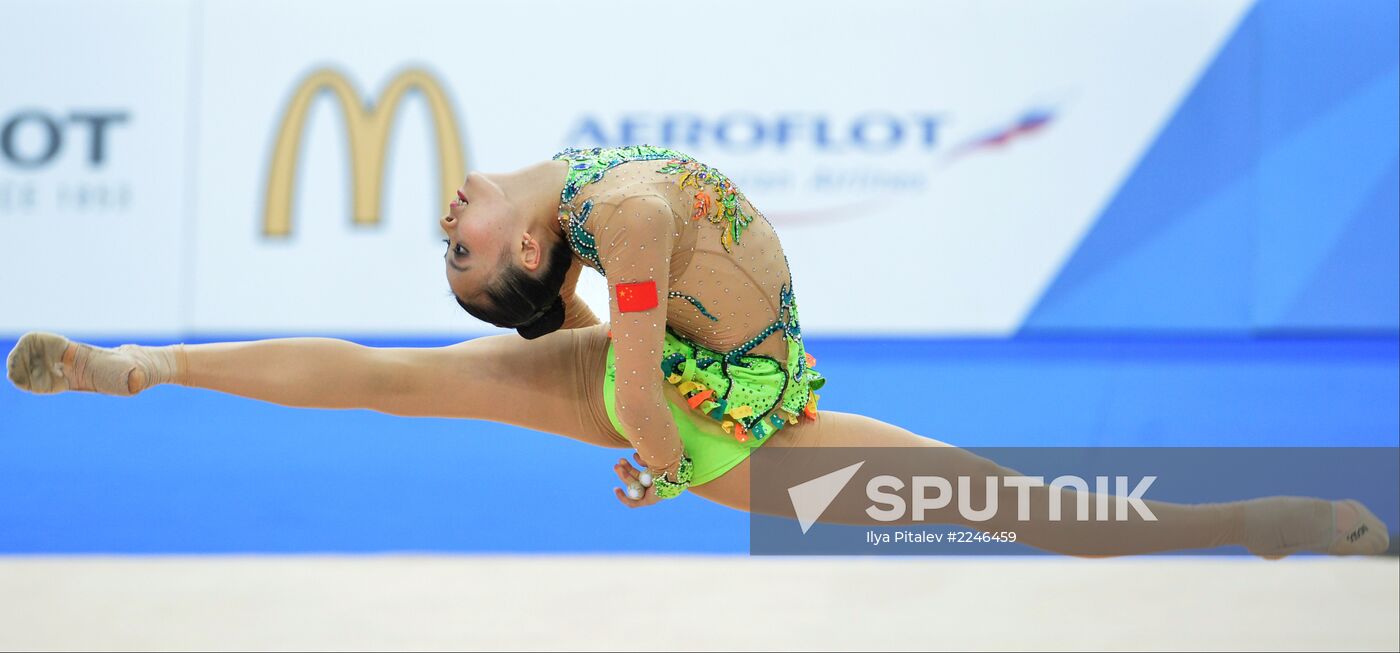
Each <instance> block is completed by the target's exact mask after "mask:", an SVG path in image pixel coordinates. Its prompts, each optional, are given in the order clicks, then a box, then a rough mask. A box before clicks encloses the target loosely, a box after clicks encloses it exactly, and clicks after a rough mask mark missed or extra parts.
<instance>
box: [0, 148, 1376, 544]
mask: <svg viewBox="0 0 1400 653" xmlns="http://www.w3.org/2000/svg"><path fill="white" fill-rule="evenodd" d="M441 227H442V231H443V233H444V234H445V236H446V239H445V241H444V242H445V243H446V248H447V249H446V253H445V254H444V258H445V263H446V272H447V281H448V285H449V287H450V288H451V290H452V294H453V295H454V296H455V298H456V301H457V303H458V304H460V305H461V307H462V308H463V309H464V310H465V311H466V312H467V313H469V314H471V315H472V316H473V317H475V318H477V319H480V320H483V321H485V322H488V323H491V324H493V325H496V326H498V327H504V328H508V329H514V330H515V333H506V334H499V335H492V336H486V337H479V338H474V339H472V340H468V341H466V342H462V343H459V344H455V345H451V346H447V347H440V348H371V347H364V346H361V345H358V344H354V343H351V342H347V341H343V340H334V339H327V338H285V339H271V340H259V341H252V342H226V343H214V344H201V345H171V346H163V347H146V346H136V345H124V346H121V347H116V348H114V349H105V348H98V347H93V346H90V345H87V344H83V343H78V342H73V341H70V340H68V339H67V338H64V337H62V336H59V335H55V334H50V333H42V332H31V333H28V334H26V335H24V336H23V337H22V338H21V339H20V341H19V342H18V344H17V345H16V346H15V348H14V350H13V351H12V352H11V353H10V355H9V358H8V360H7V365H6V366H7V371H8V375H9V378H10V380H11V382H12V383H14V384H15V385H16V386H18V387H20V388H22V389H24V390H28V391H30V392H35V393H56V392H63V391H89V392H100V393H104V394H109V395H134V394H136V393H139V392H141V391H143V390H145V389H147V388H150V387H153V386H156V385H160V384H167V383H169V384H179V385H185V386H190V387H197V388H206V389H210V390H215V391H219V392H224V393H229V394H233V395H238V396H241V397H249V398H252V399H260V400H263V401H268V402H273V403H276V404H281V405H285V406H299V407H308V408H337V409H349V408H365V409H370V410H375V411H379V412H384V413H389V414H393V415H404V416H428V417H450V418H464V419H475V420H489V421H494V422H502V423H506V424H514V425H517V426H522V427H525V428H530V429H535V430H539V431H545V432H548V433H554V434H558V435H562V436H566V437H570V438H574V439H577V440H581V441H584V442H587V443H590V444H595V445H598V446H603V447H619V448H629V449H634V450H635V453H634V454H633V456H632V460H631V461H629V460H627V459H625V458H623V459H619V460H618V462H617V463H616V464H615V465H614V471H615V472H616V474H617V476H618V478H619V480H620V481H621V483H622V484H623V487H621V488H614V493H615V495H616V497H617V499H618V500H619V501H620V502H622V503H623V504H624V505H626V506H629V507H640V506H648V505H652V504H654V503H657V502H659V501H662V500H666V499H670V498H673V497H676V496H678V495H680V494H682V493H683V492H685V491H687V490H689V491H690V492H692V493H694V494H696V495H699V496H700V497H702V498H704V499H706V500H709V501H713V502H716V503H719V504H722V505H725V506H729V507H732V508H736V509H739V510H749V509H750V508H751V506H750V487H749V485H750V469H749V467H750V460H749V454H750V453H751V452H752V451H753V450H754V449H755V448H757V447H760V446H767V447H911V448H914V447H919V448H921V447H943V448H946V449H945V450H944V451H943V452H942V453H944V454H946V455H941V456H939V457H938V458H937V460H939V461H941V462H940V463H939V465H940V466H941V467H942V468H941V469H938V470H928V471H932V472H933V473H936V474H938V475H941V476H944V477H949V478H951V477H956V476H972V477H988V476H998V475H1007V474H1013V473H1014V472H1012V470H1009V469H1006V468H1003V467H1001V466H998V465H997V464H996V463H995V462H994V461H991V460H987V459H986V458H983V457H980V456H977V455H974V454H972V453H971V452H967V451H964V450H961V449H956V448H953V447H950V446H949V445H946V444H943V443H941V442H938V441H935V440H932V439H929V438H927V437H923V436H920V435H916V434H914V433H911V432H909V431H906V430H904V429H902V428H899V427H897V426H893V425H890V424H886V423H883V422H881V421H878V420H875V419H872V418H869V417H865V416H861V415H855V414H849V413H842V412H836V411H832V410H825V409H818V407H817V401H818V393H817V391H818V390H820V389H821V387H822V385H823V383H825V381H826V379H824V378H823V376H822V374H821V373H820V372H818V371H817V369H816V361H815V359H814V358H813V357H812V356H811V355H809V354H808V353H807V351H806V350H805V348H804V346H803V340H802V330H801V327H800V325H799V321H798V306H797V298H796V294H795V289H794V284H793V279H792V276H791V273H790V271H789V267H788V264H787V259H786V257H785V255H784V252H783V248H782V246H781V245H780V244H779V241H778V236H777V234H776V233H775V231H774V229H773V227H772V225H771V224H770V223H769V222H768V221H767V219H766V218H764V217H763V215H762V214H761V213H760V212H759V211H758V210H757V209H756V208H755V207H754V206H753V205H752V204H751V203H750V202H749V201H748V199H747V198H746V197H745V196H744V194H743V193H742V192H741V191H740V189H739V188H737V187H736V186H735V184H734V183H733V182H732V181H731V180H730V179H728V178H727V177H725V176H724V175H723V174H721V173H720V171H718V170H716V169H715V168H713V167H711V166H708V165H706V164H705V163H702V162H701V161H699V160H697V159H695V158H693V157H691V156H688V155H686V154H684V153H681V152H678V151H676V150H673V149H667V148H662V147H654V146H647V145H637V146H628V147H609V148H591V149H566V150H564V151H562V152H560V153H558V154H556V155H555V156H553V157H552V158H550V159H549V160H547V161H543V162H540V163H537V164H534V165H530V166H528V167H525V168H523V169H520V170H516V171H512V172H509V173H499V174H486V173H481V172H472V173H470V174H468V175H467V178H466V180H465V182H464V183H463V185H462V186H461V187H460V188H459V189H458V190H457V192H456V198H455V199H453V200H452V201H451V203H450V205H449V207H448V210H447V214H446V215H444V216H443V217H442V218H441ZM898 239H899V235H898V234H891V249H892V250H897V249H898V247H899V243H898ZM855 254H856V253H853V256H854V255H855ZM881 254H886V253H876V255H881ZM888 254H890V255H898V254H897V253H895V252H893V251H892V252H889V253H888ZM584 266H587V267H590V268H593V269H594V270H595V271H597V272H598V273H599V274H602V275H603V276H604V277H605V278H606V280H607V286H608V308H609V315H608V318H609V319H608V322H607V323H602V322H600V320H599V319H598V318H597V317H596V316H595V315H594V314H593V313H592V311H590V310H589V308H588V306H587V305H585V304H584V303H583V302H582V301H581V300H580V299H579V297H578V296H577V295H576V294H575V292H574V289H575V285H576V282H577V280H578V277H579V274H580V272H581V271H582V269H583V267H584ZM891 310H898V307H891ZM633 463H635V465H634V464H633ZM521 472H522V473H523V474H525V475H527V476H529V477H530V478H531V479H533V480H535V481H540V480H543V481H546V482H547V480H548V478H549V476H550V472H549V470H548V469H536V468H531V467H530V466H529V465H528V463H527V464H526V465H525V466H524V467H523V469H522V470H521ZM820 473H821V472H820V471H819V470H814V472H813V475H817V474H820ZM624 488H625V489H624ZM1004 491H1007V492H1012V491H1014V490H1012V489H1011V488H1007V489H1006V490H1004ZM1046 491H1047V489H1046V488H1043V487H1042V488H1035V489H1032V490H1031V493H1032V497H1033V498H1034V499H1035V500H1034V501H1033V502H1032V503H1034V504H1036V505H1044V504H1046V503H1047V501H1048V499H1047V495H1046V494H1045V492H1046ZM1072 494H1073V493H1065V494H1064V495H1063V501H1064V502H1065V504H1066V511H1065V512H1066V514H1071V512H1072V510H1073V508H1072V505H1073V502H1074V497H1073V496H1071V495H1072ZM1012 500H1014V497H1007V503H1009V502H1010V501H1012ZM1147 503H1148V504H1149V505H1150V506H1151V508H1152V511H1153V513H1155V515H1156V517H1157V519H1158V520H1159V521H1158V523H1156V524H1154V525H1153V526H1152V527H1151V528H1146V527H1144V526H1143V525H1142V524H1141V523H1138V524H1136V525H1134V524H1132V523H1111V522H1075V521H1072V520H1071V521H1064V522H1055V523H1051V522H1049V521H1047V520H1045V519H1033V520H1032V521H1030V522H1029V523H1027V522H1016V521H1013V516H1012V515H1010V514H1007V515H1004V516H1003V515H998V516H996V517H994V518H993V519H992V520H990V521H985V522H977V523H972V522H969V521H968V520H966V519H965V518H963V517H962V516H961V515H960V514H959V513H958V512H957V511H954V510H947V511H944V512H940V513H935V515H934V516H935V517H936V518H938V519H937V520H941V521H942V522H943V523H949V524H960V525H964V526H968V527H971V528H975V529H978V530H983V531H1015V532H1017V533H1018V537H1019V540H1018V541H1020V542H1022V543H1026V544H1029V545H1031V546H1034V547H1037V548H1040V549H1044V550H1049V551H1054V552H1058V553H1064V554H1070V555H1086V556H1099V555H1121V554H1141V553H1151V552H1158V551H1168V550H1183V549H1203V548H1213V547H1218V546H1225V545H1236V546H1243V547H1245V548H1246V549H1247V550H1248V551H1249V552H1251V553H1254V554H1256V555H1260V556H1266V557H1271V558H1274V557H1282V556H1284V555H1288V554H1291V553H1296V552H1301V551H1312V552H1319V553H1328V554H1335V555H1349V554H1371V553H1379V552H1381V551H1384V550H1385V549H1386V548H1387V546H1388V543H1389V538H1388V531H1387V528H1386V526H1385V525H1384V524H1382V523H1381V522H1380V520H1379V519H1378V518H1377V517H1376V516H1375V515H1374V514H1372V513H1371V512H1370V511H1369V510H1367V509H1366V508H1365V507H1364V506H1362V505H1361V504H1360V503H1359V502H1356V501H1352V500H1341V501H1327V500H1322V499H1313V498H1304V497H1265V498H1259V499H1250V500H1244V501H1232V502H1224V503H1210V504H1194V505H1186V504H1173V503H1164V502H1155V501H1149V502H1147ZM1002 512H1007V513H1009V512H1011V511H1002Z"/></svg>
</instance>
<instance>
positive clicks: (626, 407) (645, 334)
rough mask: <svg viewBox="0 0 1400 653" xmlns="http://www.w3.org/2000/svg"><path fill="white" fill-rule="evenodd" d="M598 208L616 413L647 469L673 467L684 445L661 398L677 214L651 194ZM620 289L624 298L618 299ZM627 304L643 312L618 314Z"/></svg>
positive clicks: (595, 225) (597, 223)
mask: <svg viewBox="0 0 1400 653" xmlns="http://www.w3.org/2000/svg"><path fill="white" fill-rule="evenodd" d="M599 208H601V209H603V210H602V211H600V212H599V213H598V214H597V215H596V217H595V220H596V222H595V223H593V226H594V229H595V232H594V234H595V237H596V239H597V242H598V256H599V259H600V260H601V261H602V263H603V268H604V269H605V270H606V271H607V280H608V308H609V313H610V316H611V326H612V338H613V350H614V355H615V357H616V361H617V385H616V387H617V416H618V419H619V420H620V421H621V422H622V424H623V426H624V427H625V428H626V429H627V439H628V440H629V441H630V442H632V444H633V446H635V447H636V448H637V453H638V454H639V455H640V456H641V458H642V460H643V461H644V462H645V463H646V464H647V466H648V467H650V468H652V469H654V470H672V469H674V467H675V466H676V465H677V464H678V463H679V462H680V459H681V457H682V456H683V455H684V448H683V446H682V444H681V440H680V436H679V434H678V433H677V430H676V424H675V422H674V421H672V418H671V413H670V409H669V408H668V407H667V405H666V398H665V395H663V394H662V387H663V386H662V383H663V380H662V378H661V356H662V345H663V342H664V340H665V334H666V298H667V293H668V291H669V287H670V280H669V271H670V264H671V248H672V246H673V243H674V237H675V222H674V220H675V214H674V213H673V212H672V210H671V208H670V205H669V204H668V203H667V202H666V201H665V200H664V199H662V198H660V197H656V196H652V195H639V196H632V197H628V198H626V199H624V200H621V201H619V202H617V203H616V204H613V205H612V208H611V210H609V208H608V207H607V206H600V207H599ZM648 282H652V283H655V290H654V292H655V293H656V296H655V297H650V293H651V292H653V291H652V290H651V288H650V287H649V286H647V283H648ZM619 292H623V293H624V294H625V295H627V296H629V297H624V299H623V300H621V301H620V300H619ZM641 292H645V296H640V295H639V294H638V293H641ZM629 303H630V304H637V303H641V304H643V305H645V306H647V308H645V309H644V310H637V309H636V307H635V306H634V307H632V309H631V310H623V309H625V308H628V306H627V304H629Z"/></svg>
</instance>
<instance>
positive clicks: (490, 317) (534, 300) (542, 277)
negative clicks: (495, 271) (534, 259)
mask: <svg viewBox="0 0 1400 653" xmlns="http://www.w3.org/2000/svg"><path fill="white" fill-rule="evenodd" d="M548 257H549V258H548V260H546V261H545V265H544V268H543V269H542V270H540V271H539V274H538V276H532V275H530V274H529V273H528V272H526V271H525V270H524V269H523V268H521V267H520V266H518V265H515V264H511V265H507V266H506V268H505V269H503V270H501V273H500V274H499V275H497V277H496V282H495V283H493V284H491V285H490V286H489V287H488V288H486V292H485V293H484V294H485V301H481V302H477V303H475V304H468V303H467V302H464V301H462V298H461V297H458V298H457V304H459V305H460V306H461V307H462V308H463V309H465V310H466V311H467V312H468V313H470V314H471V316H472V317H474V318H476V319H478V320H481V321H483V322H490V323H491V324H494V325H496V326H498V327H502V328H506V329H515V330H516V331H517V332H518V333H520V335H521V336H523V337H524V338H525V339H527V340H534V339H535V338H538V337H540V336H543V335H546V334H550V333H554V332H555V331H558V330H559V328H560V327H562V326H564V298H563V297H561V296H560V295H559V289H560V288H562V287H563V286H564V276H565V275H567V274H568V273H569V263H570V259H571V258H572V252H571V251H570V250H569V244H568V243H567V242H565V241H564V239H563V238H560V239H559V240H558V241H556V242H555V243H554V246H553V247H551V248H550V249H549V253H548Z"/></svg>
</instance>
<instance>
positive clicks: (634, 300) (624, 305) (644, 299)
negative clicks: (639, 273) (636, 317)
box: [617, 281, 657, 313]
mask: <svg viewBox="0 0 1400 653" xmlns="http://www.w3.org/2000/svg"><path fill="white" fill-rule="evenodd" d="M656 304H657V299H656V282H655V281H638V282H637V283H619V284H617V310H619V311H622V312H623V313H634V312H636V311H645V310H650V309H653V308H656Z"/></svg>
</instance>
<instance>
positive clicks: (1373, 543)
mask: <svg viewBox="0 0 1400 653" xmlns="http://www.w3.org/2000/svg"><path fill="white" fill-rule="evenodd" d="M1244 522H1245V548H1247V549H1249V552H1250V553H1253V554H1255V555H1258V556H1262V557H1265V558H1270V559H1277V558H1282V557H1284V556H1286V555H1289V554H1292V553H1298V552H1300V551H1311V552H1313V553H1326V554H1329V555H1342V556H1345V555H1379V554H1381V553H1384V552H1385V551H1386V550H1387V549H1388V548H1389V547H1390V530H1389V528H1388V527H1387V526H1386V524H1385V522H1382V521H1381V520H1380V518H1379V517H1377V516H1376V515H1375V514H1374V513H1372V512H1371V511H1370V510H1367V509H1366V506H1363V505H1361V502H1360V501H1356V500H1355V499H1347V500H1344V501H1324V500H1322V499H1307V498H1303V497H1268V498H1264V499H1255V500H1253V501H1247V502H1245V513H1244Z"/></svg>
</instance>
